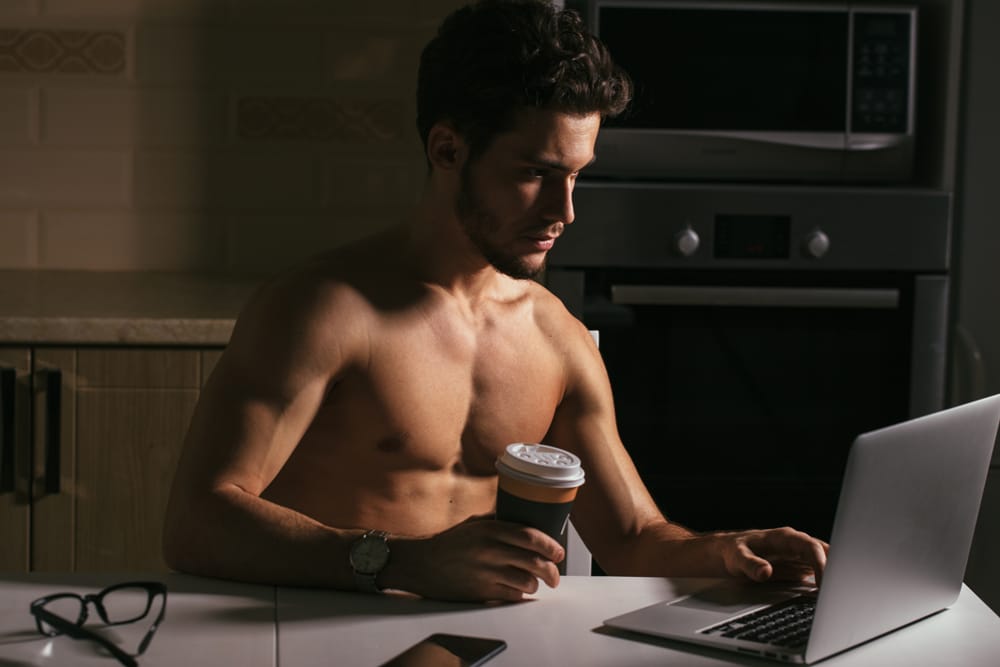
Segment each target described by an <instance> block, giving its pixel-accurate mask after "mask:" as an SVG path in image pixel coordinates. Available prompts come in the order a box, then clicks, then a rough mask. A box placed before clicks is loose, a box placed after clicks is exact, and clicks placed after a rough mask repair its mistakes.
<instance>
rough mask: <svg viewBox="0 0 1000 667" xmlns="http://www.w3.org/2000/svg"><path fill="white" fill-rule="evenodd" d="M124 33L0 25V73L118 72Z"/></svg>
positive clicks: (121, 65)
mask: <svg viewBox="0 0 1000 667" xmlns="http://www.w3.org/2000/svg"><path fill="white" fill-rule="evenodd" d="M125 54H126V38H125V33H124V32H121V31H113V30H99V31H90V30H17V29H0V73H3V72H27V73H40V72H41V73H52V72H54V73H59V74H121V73H122V72H124V71H125V62H126V55H125Z"/></svg>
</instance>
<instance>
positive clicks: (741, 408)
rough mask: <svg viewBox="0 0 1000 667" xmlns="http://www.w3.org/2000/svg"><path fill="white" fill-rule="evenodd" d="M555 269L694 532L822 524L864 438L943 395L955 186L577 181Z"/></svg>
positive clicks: (559, 290) (637, 436)
mask: <svg viewBox="0 0 1000 667" xmlns="http://www.w3.org/2000/svg"><path fill="white" fill-rule="evenodd" d="M575 199H576V211H577V221H576V222H575V223H574V224H573V225H572V226H571V227H570V228H568V229H567V232H566V234H565V235H564V236H563V237H561V238H560V239H559V241H558V242H557V248H556V249H554V250H553V252H552V254H551V257H550V258H549V268H548V271H547V275H546V281H547V284H548V286H549V287H550V289H552V291H553V292H555V293H556V294H557V295H558V296H560V297H561V298H562V299H563V301H564V302H565V303H566V305H567V306H568V307H569V309H570V310H571V311H572V312H574V313H575V314H576V315H577V316H578V317H580V318H581V319H582V320H583V321H584V323H585V324H586V325H587V326H588V327H589V328H591V329H595V330H598V331H599V335H600V350H601V354H602V356H603V358H604V361H605V364H606V366H607V369H608V373H609V375H610V379H611V384H612V388H613V391H614V395H615V407H616V412H617V418H618V424H619V430H620V432H621V435H622V439H623V441H624V442H625V445H626V447H627V448H628V450H629V452H630V453H631V455H632V457H633V459H634V461H635V463H636V466H637V467H638V469H639V472H640V474H641V475H642V478H643V480H644V481H645V483H646V484H647V486H648V487H649V489H650V491H651V492H652V495H653V497H654V499H655V500H656V501H657V503H658V504H659V505H660V507H661V509H662V510H663V511H664V513H665V514H666V515H667V516H668V517H670V518H671V519H673V520H675V521H678V522H680V523H682V524H685V525H688V526H689V527H691V528H693V529H696V530H710V529H727V528H749V527H765V526H778V525H793V526H795V527H798V528H800V529H802V530H807V531H809V532H811V533H813V534H815V535H817V536H820V537H823V538H829V533H830V528H831V523H832V517H833V513H834V510H835V506H836V502H837V498H838V492H839V484H840V478H841V475H842V472H843V467H844V464H845V462H846V454H847V450H848V448H849V446H850V443H851V441H852V440H853V439H854V437H855V436H856V435H857V434H859V433H861V432H863V431H867V430H871V429H874V428H878V427H881V426H886V425H888V424H891V423H894V422H898V421H902V420H904V419H906V418H909V417H912V416H916V415H920V414H924V413H927V412H931V411H934V410H937V409H940V408H942V407H944V400H945V399H944V392H945V364H946V355H945V352H946V335H947V334H946V332H947V310H948V244H949V210H950V209H949V196H948V195H947V194H946V193H940V192H928V191H912V190H885V189H830V188H822V189H820V188H816V189H809V188H801V187H783V186H774V187H759V186H731V187H717V186H707V185H706V186H703V187H700V186H692V185H684V186H682V185H665V184H622V183H596V182H581V183H580V184H579V185H578V187H577V191H576V197H575Z"/></svg>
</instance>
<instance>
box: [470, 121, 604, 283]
mask: <svg viewBox="0 0 1000 667" xmlns="http://www.w3.org/2000/svg"><path fill="white" fill-rule="evenodd" d="M599 126H600V116H599V115H598V114H596V113H595V114H589V115H585V116H576V115H570V114H565V113H559V112H554V111H540V110H537V109H525V110H523V111H521V112H519V114H518V116H517V119H516V122H515V124H514V128H513V129H512V130H510V131H508V132H505V133H503V134H500V135H498V136H497V137H496V138H495V139H494V141H493V143H492V144H491V145H490V146H489V148H488V149H487V150H486V151H485V152H484V153H483V154H482V155H480V156H479V157H478V158H476V159H475V160H474V161H473V162H466V163H465V164H464V165H463V166H462V173H461V189H460V191H459V193H458V197H457V199H456V202H455V209H456V213H457V215H458V219H459V222H460V224H461V225H462V229H463V230H464V231H465V233H466V235H467V236H468V237H469V239H470V240H471V241H472V243H473V245H475V247H476V248H477V249H478V250H479V252H480V253H481V254H482V255H483V257H484V258H485V259H486V260H487V261H488V262H489V263H490V264H492V265H493V267H494V268H496V269H497V270H498V271H500V272H502V273H505V274H507V275H509V276H512V277H514V278H533V277H535V276H536V275H538V273H539V272H541V270H542V269H543V268H544V266H545V257H546V255H547V254H548V252H549V250H550V249H551V248H552V246H553V245H554V243H555V239H556V238H557V237H558V236H559V235H560V234H562V233H563V229H564V228H565V226H566V225H568V224H570V223H572V222H573V218H574V212H573V200H572V197H573V187H574V185H575V184H576V177H577V175H578V174H579V173H580V170H581V169H583V168H584V167H585V166H587V165H588V164H590V163H591V162H592V161H593V159H594V142H595V141H596V140H597V131H598V128H599Z"/></svg>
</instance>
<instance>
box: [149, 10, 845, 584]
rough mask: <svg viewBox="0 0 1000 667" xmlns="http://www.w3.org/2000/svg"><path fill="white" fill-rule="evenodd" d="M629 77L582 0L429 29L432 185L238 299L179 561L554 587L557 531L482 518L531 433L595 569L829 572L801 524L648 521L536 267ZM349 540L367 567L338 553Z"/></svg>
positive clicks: (184, 566)
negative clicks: (587, 22) (405, 210)
mask: <svg viewBox="0 0 1000 667" xmlns="http://www.w3.org/2000/svg"><path fill="white" fill-rule="evenodd" d="M556 25H558V26H560V30H558V31H556V30H555V28H554V26H556ZM557 33H558V34H557ZM557 38H558V39H559V40H561V43H559V44H554V43H553V40H555V39H557ZM508 79H509V80H508ZM629 94H630V84H629V82H628V79H627V78H626V77H625V76H624V75H623V74H621V73H620V72H619V71H618V70H617V69H616V68H615V67H614V65H613V64H612V63H611V62H610V59H609V57H608V56H607V53H606V52H605V50H604V48H603V47H602V46H601V45H600V44H599V43H597V42H596V40H594V39H593V38H591V37H589V36H587V35H585V33H583V32H582V27H581V26H580V24H579V21H578V19H576V17H575V15H572V14H564V13H559V12H557V11H555V10H553V9H552V8H551V7H549V5H548V4H547V3H544V2H542V3H537V2H527V3H525V2H524V1H523V0H522V1H521V2H517V3H504V2H499V3H498V2H485V3H481V5H479V6H476V7H474V8H472V9H469V8H466V9H465V10H460V11H459V12H457V13H456V14H454V15H452V17H450V19H448V20H447V21H446V22H445V23H444V24H443V26H442V29H441V31H440V33H439V35H438V37H437V38H435V40H433V41H432V42H431V43H430V44H429V46H428V47H427V49H426V50H425V51H424V54H423V56H422V58H421V70H420V76H419V91H418V126H419V128H420V129H421V134H422V138H423V140H424V144H425V150H426V156H427V160H428V163H429V173H428V177H427V183H426V187H425V190H424V192H423V194H422V197H421V199H420V200H419V202H418V203H417V204H416V206H415V209H414V210H413V212H412V214H411V215H410V216H409V217H408V218H407V219H406V220H405V221H404V222H403V223H402V224H400V225H399V226H398V227H396V228H394V229H390V230H388V231H386V232H383V233H381V234H378V235H376V236H374V237H372V238H370V239H367V240H364V241H361V242H360V243H356V244H353V245H351V246H349V247H346V248H343V249H340V250H335V251H333V252H331V253H329V254H327V255H325V256H321V257H320V258H318V259H317V260H316V261H314V262H312V263H311V264H309V265H308V266H305V267H303V268H302V269H300V270H297V271H295V272H293V273H290V274H289V275H285V276H283V277H281V278H278V279H276V280H275V281H273V282H272V283H271V284H269V285H267V286H265V287H263V288H262V289H261V290H260V291H259V292H258V294H256V295H255V297H254V298H253V299H252V301H251V302H250V303H249V304H248V306H247V307H246V309H245V311H244V312H243V313H242V314H241V316H240V319H239V322H238V323H237V325H236V329H235V331H234V332H233V336H232V340H231V342H230V345H229V346H228V348H227V349H226V352H225V354H224V355H223V356H222V358H221V360H220V361H219V363H218V366H217V368H216V369H215V371H214V372H213V374H212V376H211V378H210V380H209V381H208V384H207V385H206V387H205V389H204V392H203V394H202V397H201V401H200V403H199V405H198V407H197V409H196V411H195V415H194V417H193V419H192V423H191V427H190V432H189V434H188V437H187V440H186V444H185V449H184V453H183V455H182V458H181V461H180V465H179V468H178V470H177V476H176V479H175V482H174V486H173V490H172V494H171V498H170V503H169V507H168V509H167V517H166V524H165V530H164V551H165V556H166V560H167V562H168V564H170V565H171V566H172V567H174V568H176V569H178V570H182V571H186V572H191V573H196V574H203V575H210V576H218V577H226V578H232V579H240V580H244V581H253V582H262V583H263V582H266V583H271V584H292V585H311V586H326V587H332V588H338V589H345V590H357V589H358V588H361V589H367V590H375V589H376V588H377V589H384V588H388V589H398V590H403V591H408V592H411V593H414V594H417V595H421V596H425V597H433V598H444V599H463V600H518V599H521V597H522V596H523V595H525V594H531V593H533V592H535V591H536V590H537V588H538V585H539V584H538V582H539V580H540V581H543V582H545V583H546V584H547V585H549V586H556V585H557V584H558V581H559V574H558V569H557V563H559V562H560V561H561V560H562V558H563V557H564V552H563V549H562V547H561V546H560V545H559V544H558V543H557V542H556V541H555V540H553V539H551V538H550V537H548V536H547V535H545V534H543V533H542V532H540V531H538V530H535V529H532V528H527V527H524V526H519V525H516V524H511V523H505V522H500V521H497V520H495V519H492V518H491V514H492V513H493V511H494V506H495V496H496V488H497V475H496V471H495V469H494V465H493V464H494V461H495V460H496V458H497V456H498V455H499V454H500V453H501V451H502V450H503V448H504V447H505V445H507V444H508V443H511V442H544V443H547V444H551V445H555V446H558V447H562V448H564V449H567V450H570V451H572V452H574V453H576V454H577V455H578V456H579V457H580V458H581V459H582V462H583V466H584V468H585V470H586V471H587V483H586V484H585V485H584V486H583V487H582V490H581V491H580V494H579V496H578V498H577V500H576V503H575V505H574V510H573V522H574V524H575V525H576V527H577V529H578V530H579V532H580V535H581V537H582V538H583V540H584V541H585V542H586V543H587V545H588V546H589V548H590V549H591V551H592V553H593V555H594V557H595V558H596V560H597V562H598V563H599V564H600V565H601V567H602V568H603V569H604V570H605V571H607V572H608V573H611V574H621V575H662V576H683V575H697V576H724V575H733V576H745V577H749V578H751V579H754V580H765V579H768V578H771V577H772V576H783V577H793V578H798V577H802V576H806V575H808V574H813V573H815V574H820V573H821V571H822V568H823V566H824V563H825V554H826V545H825V544H824V543H823V542H820V541H818V540H815V539H813V538H811V537H809V536H807V535H805V534H803V533H800V532H797V531H794V530H792V529H790V528H781V529H772V530H754V531H747V532H737V533H713V534H697V535H696V534H693V533H691V532H690V531H688V530H687V529H685V528H683V527H681V526H679V525H676V524H674V523H671V522H669V521H667V520H666V519H665V518H664V517H663V515H662V514H661V513H660V511H659V510H658V509H657V507H656V505H655V504H654V503H653V501H652V499H651V498H650V496H649V494H648V492H647V491H646V489H645V487H644V486H643V484H642V481H641V480H640V478H639V475H638V474H637V472H636V470H635V467H634V466H633V464H632V462H631V460H630V458H629V456H628V453H627V452H626V450H625V447H624V446H623V444H622V442H621V440H620V439H619V436H618V432H617V427H616V423H615V415H614V406H613V401H612V393H611V387H610V386H609V382H608V378H607V374H606V373H605V370H604V366H603V364H602V361H601V357H600V354H599V353H598V350H597V348H596V347H595V345H594V343H593V341H592V339H591V337H590V336H589V335H588V332H587V330H586V329H585V327H584V326H583V325H582V324H581V323H580V322H579V321H578V320H577V319H575V318H574V317H573V316H571V315H570V314H569V313H568V312H567V311H566V309H565V308H564V307H563V305H562V303H561V302H560V301H559V300H558V299H557V298H556V297H555V296H553V295H552V294H551V293H549V292H548V291H547V290H545V289H544V288H543V287H542V286H541V285H539V284H538V283H537V282H535V281H532V280H530V278H531V277H533V276H536V275H537V274H538V273H539V272H540V271H541V270H542V268H543V266H544V262H545V256H546V254H547V253H548V251H549V250H550V249H551V248H552V246H553V244H554V243H557V242H558V241H557V238H558V237H559V236H560V235H561V234H562V233H563V232H564V231H566V229H567V227H568V226H569V225H570V224H571V223H572V222H573V217H574V212H573V204H572V192H573V186H574V183H575V181H576V178H577V176H578V174H579V173H580V171H581V170H582V169H584V168H585V167H586V166H587V165H588V164H589V163H590V162H591V161H592V160H593V159H594V142H595V139H596V137H597V132H598V128H599V125H600V122H601V119H602V117H603V116H607V115H611V114H615V113H618V112H620V111H621V109H622V108H623V107H624V106H625V104H626V103H627V101H628V98H629ZM579 233H586V230H579ZM375 529H377V531H385V533H382V532H372V531H374V530H375ZM361 545H364V547H363V548H362V546H361ZM356 549H362V550H367V551H368V552H369V558H368V560H367V561H366V562H369V563H371V562H375V563H376V564H375V565H374V566H368V567H366V566H364V565H358V564H357V562H355V563H354V564H353V565H352V550H356ZM372 554H374V556H375V557H374V560H373V559H372ZM359 560H360V557H359Z"/></svg>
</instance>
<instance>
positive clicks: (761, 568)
mask: <svg viewBox="0 0 1000 667" xmlns="http://www.w3.org/2000/svg"><path fill="white" fill-rule="evenodd" d="M736 555H737V563H736V567H737V569H738V570H739V571H740V572H742V573H743V574H744V575H746V576H747V577H748V578H750V579H752V580H754V581H767V580H768V579H770V578H771V575H772V574H774V567H773V566H772V565H771V563H770V562H769V561H767V560H766V559H764V558H761V557H760V556H758V555H757V554H755V553H754V551H753V549H751V548H750V547H749V546H748V545H747V544H746V542H739V543H738V544H737V545H736Z"/></svg>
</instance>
